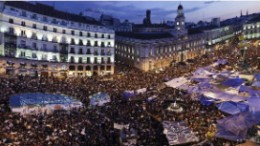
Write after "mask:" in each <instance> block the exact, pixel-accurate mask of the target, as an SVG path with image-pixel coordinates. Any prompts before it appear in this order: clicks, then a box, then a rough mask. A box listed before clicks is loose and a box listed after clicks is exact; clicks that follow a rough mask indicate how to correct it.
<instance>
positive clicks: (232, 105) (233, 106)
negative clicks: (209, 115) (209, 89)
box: [216, 101, 249, 115]
mask: <svg viewBox="0 0 260 146" xmlns="http://www.w3.org/2000/svg"><path fill="white" fill-rule="evenodd" d="M216 106H217V107H218V109H219V110H221V111H222V112H225V113H228V114H231V115H235V114H238V113H241V112H246V111H248V110H249V106H248V105H247V104H245V103H240V102H233V101H227V102H222V103H219V104H218V105H216Z"/></svg>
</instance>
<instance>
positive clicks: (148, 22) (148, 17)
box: [143, 10, 152, 26]
mask: <svg viewBox="0 0 260 146" xmlns="http://www.w3.org/2000/svg"><path fill="white" fill-rule="evenodd" d="M151 24H152V22H151V10H146V17H145V18H144V20H143V25H145V26H150V25H151Z"/></svg>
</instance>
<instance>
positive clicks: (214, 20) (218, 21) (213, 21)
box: [211, 18, 220, 27]
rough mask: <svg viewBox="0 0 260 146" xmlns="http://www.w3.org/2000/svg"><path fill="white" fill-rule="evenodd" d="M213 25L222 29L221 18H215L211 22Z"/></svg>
mask: <svg viewBox="0 0 260 146" xmlns="http://www.w3.org/2000/svg"><path fill="white" fill-rule="evenodd" d="M211 25H213V26H217V27H220V18H213V19H212V20H211Z"/></svg>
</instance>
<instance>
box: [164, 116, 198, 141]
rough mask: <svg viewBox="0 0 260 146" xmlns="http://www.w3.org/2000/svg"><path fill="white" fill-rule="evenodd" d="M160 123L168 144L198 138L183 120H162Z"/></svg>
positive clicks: (196, 139)
mask: <svg viewBox="0 0 260 146" xmlns="http://www.w3.org/2000/svg"><path fill="white" fill-rule="evenodd" d="M162 124H163V128H164V131H163V133H164V134H165V135H166V138H167V140H168V142H169V145H179V144H187V143H191V142H197V141H198V140H199V139H198V137H196V135H195V133H193V132H192V131H191V129H190V128H189V127H187V126H186V124H185V123H184V122H173V121H163V122H162Z"/></svg>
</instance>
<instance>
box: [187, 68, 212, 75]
mask: <svg viewBox="0 0 260 146" xmlns="http://www.w3.org/2000/svg"><path fill="white" fill-rule="evenodd" d="M192 74H193V75H194V76H204V77H207V76H209V75H213V74H214V73H211V72H209V71H208V70H206V69H205V68H198V69H197V70H196V71H195V72H193V73H192Z"/></svg>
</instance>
